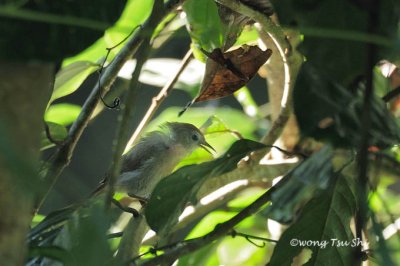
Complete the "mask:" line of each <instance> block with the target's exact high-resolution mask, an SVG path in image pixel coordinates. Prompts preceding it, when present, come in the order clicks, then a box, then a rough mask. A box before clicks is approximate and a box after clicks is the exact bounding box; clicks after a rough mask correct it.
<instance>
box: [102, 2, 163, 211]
mask: <svg viewBox="0 0 400 266" xmlns="http://www.w3.org/2000/svg"><path fill="white" fill-rule="evenodd" d="M164 16H165V13H164V4H163V1H162V0H155V1H154V4H153V9H152V12H151V14H150V17H149V20H148V22H149V28H148V31H147V32H146V34H147V35H146V37H144V40H143V42H142V46H141V48H140V51H139V52H138V55H137V60H136V66H135V70H134V71H133V73H132V78H131V82H130V84H129V88H128V94H127V96H126V99H125V103H124V104H123V106H122V108H121V111H122V113H121V114H120V116H119V118H118V120H119V121H120V122H119V125H118V128H117V133H116V137H115V140H116V142H115V145H114V147H113V160H112V164H111V171H110V173H111V174H110V175H109V176H108V179H107V194H106V198H105V200H106V206H110V204H111V201H112V198H113V195H114V185H115V182H116V178H117V176H118V175H119V174H120V172H121V167H122V154H123V152H124V148H125V146H126V143H127V141H128V130H129V127H128V126H129V122H130V121H131V120H132V116H133V111H134V107H135V102H136V95H137V92H138V87H139V76H140V72H141V71H142V67H143V65H144V63H145V62H146V60H147V58H148V56H149V54H150V49H151V45H150V40H151V36H152V34H153V32H154V30H155V28H156V27H157V25H158V23H159V22H160V21H161V20H162V18H163V17H164Z"/></svg>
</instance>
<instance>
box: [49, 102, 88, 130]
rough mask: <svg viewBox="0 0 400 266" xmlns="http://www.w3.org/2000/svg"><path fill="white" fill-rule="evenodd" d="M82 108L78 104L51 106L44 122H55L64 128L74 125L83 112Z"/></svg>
mask: <svg viewBox="0 0 400 266" xmlns="http://www.w3.org/2000/svg"><path fill="white" fill-rule="evenodd" d="M81 109H82V108H81V107H80V106H79V105H76V104H70V103H59V104H53V105H50V106H49V108H48V109H47V111H46V113H45V115H44V120H45V121H46V122H53V123H57V124H60V125H63V126H68V125H70V124H72V122H74V121H75V120H76V118H77V117H78V115H79V113H80V112H81Z"/></svg>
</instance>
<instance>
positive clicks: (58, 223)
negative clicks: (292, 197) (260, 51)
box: [29, 122, 215, 245]
mask: <svg viewBox="0 0 400 266" xmlns="http://www.w3.org/2000/svg"><path fill="white" fill-rule="evenodd" d="M160 129H161V130H158V131H153V132H150V133H148V134H147V135H146V136H144V137H143V138H142V139H140V140H139V142H138V143H137V144H136V145H135V146H133V147H132V148H131V149H130V150H129V151H128V152H127V153H126V154H125V155H123V158H122V160H123V161H122V169H121V174H120V175H119V176H118V178H117V182H116V187H115V189H116V191H118V192H126V193H127V194H128V195H129V196H131V197H134V198H137V199H139V201H140V202H141V203H143V202H146V201H147V200H148V199H149V198H150V195H151V193H152V191H153V189H154V188H155V186H156V185H157V183H158V182H159V181H160V180H161V179H162V178H163V177H165V176H167V175H169V174H170V173H171V172H172V171H173V170H174V168H175V167H176V166H177V164H178V163H179V162H180V161H181V160H182V159H184V158H185V157H186V156H188V155H189V154H190V153H192V152H193V151H194V150H195V149H197V148H199V147H200V148H203V149H205V150H206V151H207V152H210V151H209V150H208V149H207V148H210V149H211V150H213V151H215V150H214V148H213V147H212V146H211V145H210V144H208V143H207V141H206V140H205V138H204V135H203V133H201V131H200V130H199V129H198V128H197V127H195V126H194V125H192V124H188V123H178V122H172V123H166V124H164V125H162V126H161V127H160ZM210 153H211V152H210ZM106 183H107V178H105V179H104V180H103V181H102V182H101V183H100V186H99V187H98V188H97V189H96V190H95V192H93V193H92V196H95V195H97V194H99V193H100V192H101V191H103V190H104V187H105V185H106ZM94 200H95V199H94ZM85 202H88V201H85ZM85 202H81V203H76V204H74V205H71V206H68V207H66V208H64V209H62V210H57V211H55V212H54V213H52V214H50V215H48V216H47V217H46V218H45V219H44V220H43V221H42V222H41V223H39V224H38V225H37V226H36V227H35V228H33V229H32V230H31V232H30V234H29V242H32V243H34V244H35V245H41V243H46V244H48V241H49V239H48V238H49V236H48V235H50V234H49V232H50V231H51V232H56V231H60V232H63V231H61V230H60V228H62V227H63V225H64V223H65V221H66V220H67V219H69V218H70V217H71V216H72V214H73V213H74V212H75V211H76V210H78V209H79V208H80V207H81V206H85V205H84V204H85ZM114 203H115V204H117V202H114ZM117 206H118V207H120V208H121V209H123V210H126V211H129V212H131V211H132V210H130V208H126V207H124V206H122V205H120V204H117ZM134 213H137V211H135V212H134ZM64 233H65V232H64ZM57 234H58V233H57ZM60 234H62V233H60ZM50 237H54V234H52V235H51V236H50ZM61 238H62V237H61Z"/></svg>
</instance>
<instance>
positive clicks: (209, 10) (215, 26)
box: [183, 0, 224, 52]
mask: <svg viewBox="0 0 400 266" xmlns="http://www.w3.org/2000/svg"><path fill="white" fill-rule="evenodd" d="M183 10H184V11H185V13H186V16H187V20H188V23H189V33H190V35H191V37H192V40H193V41H194V43H198V44H199V45H200V46H201V47H202V48H203V49H204V50H206V51H208V52H211V51H212V50H214V49H215V48H219V47H221V46H222V44H223V36H224V34H223V29H222V25H221V20H220V18H219V15H218V9H217V5H216V3H215V2H214V1H213V0H202V1H198V0H188V1H185V3H184V4H183Z"/></svg>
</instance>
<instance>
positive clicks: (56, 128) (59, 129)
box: [40, 122, 68, 150]
mask: <svg viewBox="0 0 400 266" xmlns="http://www.w3.org/2000/svg"><path fill="white" fill-rule="evenodd" d="M46 124H47V126H48V129H49V133H50V136H51V138H52V139H53V140H55V141H63V140H64V139H65V138H66V137H67V136H68V130H67V129H66V128H65V126H63V125H60V124H57V123H53V122H46ZM54 145H55V144H54V143H53V142H52V141H51V140H49V138H48V137H47V134H46V132H42V140H41V145H40V150H45V149H48V148H51V147H53V146H54Z"/></svg>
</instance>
